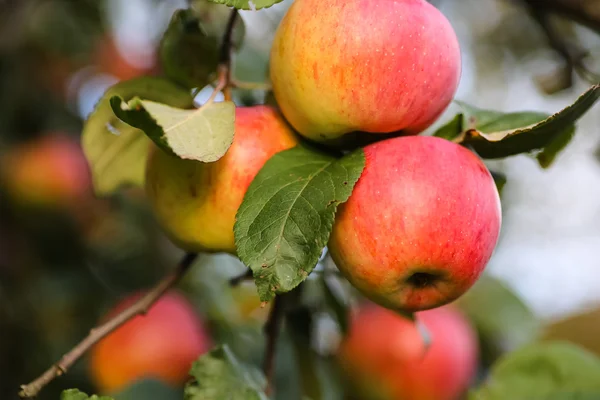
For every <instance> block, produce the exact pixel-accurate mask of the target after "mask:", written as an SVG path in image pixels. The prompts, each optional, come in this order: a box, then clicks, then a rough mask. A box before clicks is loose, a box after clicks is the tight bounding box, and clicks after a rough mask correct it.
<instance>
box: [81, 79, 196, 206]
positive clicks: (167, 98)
mask: <svg viewBox="0 0 600 400" xmlns="http://www.w3.org/2000/svg"><path fill="white" fill-rule="evenodd" d="M113 96H120V97H122V98H123V99H125V100H130V99H131V98H133V97H135V96H138V97H141V98H144V99H148V100H153V101H160V102H162V103H165V104H169V105H171V106H173V107H179V108H192V107H193V106H194V99H193V98H192V96H191V94H190V93H189V92H188V91H187V90H185V89H183V88H181V87H180V86H177V85H175V84H174V83H172V82H170V81H168V80H165V79H162V78H155V77H142V78H136V79H132V80H129V81H124V82H119V83H117V84H116V85H114V86H112V87H110V88H109V89H108V90H107V91H106V93H105V94H104V96H103V97H102V99H101V100H100V101H99V102H98V103H97V104H96V107H95V109H94V111H93V112H92V113H91V114H90V116H89V117H88V118H87V120H86V121H85V124H84V126H83V133H82V138H81V143H82V146H83V150H84V152H85V155H86V157H87V159H88V162H89V164H90V167H91V171H92V178H93V181H94V189H95V191H96V193H97V194H98V195H100V196H103V195H109V194H111V193H113V192H115V191H117V190H118V189H119V188H120V187H122V186H126V185H136V186H143V184H144V177H145V168H146V160H147V158H148V151H149V149H150V146H151V145H152V142H151V141H150V140H149V139H148V137H147V136H146V135H144V132H142V131H141V130H139V129H137V128H134V127H132V126H130V125H127V124H125V123H123V122H122V121H120V120H119V119H118V118H117V117H116V116H115V114H114V113H113V111H112V108H111V106H110V98H111V97H113Z"/></svg>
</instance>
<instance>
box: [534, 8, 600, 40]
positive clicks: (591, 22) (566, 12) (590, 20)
mask: <svg viewBox="0 0 600 400" xmlns="http://www.w3.org/2000/svg"><path fill="white" fill-rule="evenodd" d="M526 1H527V3H528V4H529V5H530V6H531V7H534V8H537V9H540V10H544V11H546V12H549V13H553V14H557V15H562V16H564V17H566V18H568V19H570V20H572V21H575V22H577V23H579V24H581V25H583V26H586V27H588V28H589V29H591V30H593V31H596V32H597V33H599V34H600V7H598V1H597V0H526Z"/></svg>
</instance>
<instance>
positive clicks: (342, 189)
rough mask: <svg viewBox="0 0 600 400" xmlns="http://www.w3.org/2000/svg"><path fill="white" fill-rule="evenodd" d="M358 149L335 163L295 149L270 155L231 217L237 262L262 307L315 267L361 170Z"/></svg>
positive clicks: (305, 149) (290, 288)
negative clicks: (248, 276) (251, 277)
mask: <svg viewBox="0 0 600 400" xmlns="http://www.w3.org/2000/svg"><path fill="white" fill-rule="evenodd" d="M364 163H365V158H364V152H363V151H362V149H359V150H356V151H354V152H352V153H350V154H348V155H346V156H344V157H342V158H340V159H337V158H335V157H332V156H330V155H328V154H324V153H321V152H318V151H316V150H312V149H310V148H308V147H304V146H296V147H295V148H293V149H290V150H285V151H282V152H280V153H277V154H275V155H274V156H273V157H272V158H271V159H270V160H268V161H267V162H266V163H265V165H264V166H263V168H262V169H261V170H260V172H259V173H258V174H257V176H256V177H255V178H254V180H253V181H252V183H251V184H250V187H249V188H248V191H247V192H246V195H245V196H244V201H243V202H242V204H241V206H240V208H239V209H238V212H237V216H236V223H235V226H234V234H235V242H236V246H237V253H238V257H239V258H240V260H242V262H243V263H244V264H246V265H247V266H248V267H250V268H251V269H252V272H253V274H254V280H255V282H256V286H257V289H258V294H259V296H260V298H261V300H262V301H269V300H271V299H272V298H273V297H274V296H275V294H276V293H285V292H288V291H290V290H292V289H293V288H295V287H296V286H297V285H298V284H299V283H300V282H302V281H303V280H304V279H306V277H307V276H308V274H310V273H311V272H312V270H313V269H314V267H315V266H316V264H317V262H318V260H319V257H320V256H321V253H322V251H323V248H324V247H325V245H326V244H327V240H328V238H329V235H330V233H331V228H332V225H333V221H334V217H335V212H336V209H337V206H338V205H339V204H340V203H343V202H345V201H346V200H347V199H348V197H349V196H350V194H351V193H352V189H353V188H354V184H355V183H356V181H357V180H358V178H359V177H360V175H361V173H362V170H363V168H364Z"/></svg>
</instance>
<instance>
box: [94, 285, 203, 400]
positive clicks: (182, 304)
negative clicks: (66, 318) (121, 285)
mask: <svg viewBox="0 0 600 400" xmlns="http://www.w3.org/2000/svg"><path fill="white" fill-rule="evenodd" d="M139 296H140V293H136V294H133V295H130V296H128V297H127V298H126V299H124V300H123V301H121V302H120V303H119V304H117V305H116V307H115V308H114V309H113V310H111V311H110V312H109V313H108V314H107V318H109V317H112V316H114V315H115V314H117V313H119V312H120V311H122V310H123V309H124V308H126V307H127V306H129V305H131V304H132V303H133V302H134V301H135V300H137V299H138V298H139ZM212 344H213V341H212V339H211V337H210V335H209V332H208V330H207V328H206V327H205V325H204V322H203V321H202V319H201V318H200V316H199V315H198V314H197V313H196V311H195V310H194V308H193V306H192V305H191V304H190V303H189V302H188V300H187V299H186V298H185V297H184V296H183V295H182V294H180V293H179V292H176V291H174V290H171V291H169V292H167V293H166V294H165V295H163V296H162V297H161V298H160V299H159V300H158V301H157V302H156V303H155V304H154V305H153V306H152V307H151V308H150V310H149V311H148V313H147V314H145V315H138V316H136V317H134V318H133V319H131V320H129V321H128V322H126V323H125V324H124V325H122V326H121V327H119V328H117V329H116V330H115V331H114V332H112V333H111V334H109V335H108V336H107V337H106V338H104V339H103V340H101V341H100V342H98V344H96V345H95V346H94V347H93V348H92V350H91V353H90V357H91V358H90V364H89V367H90V369H89V371H90V376H91V378H92V380H93V382H94V383H95V384H96V385H97V387H98V388H99V389H100V390H101V391H102V392H103V393H115V392H118V391H120V390H122V389H124V388H125V387H127V386H128V385H130V384H131V383H133V382H135V381H136V380H140V379H144V378H152V379H157V380H160V381H162V382H164V383H165V384H168V385H172V386H179V385H182V384H183V383H185V381H186V380H187V379H188V378H189V375H188V373H189V370H190V368H191V367H192V363H193V362H194V361H195V360H196V359H197V358H198V357H199V356H200V355H202V354H204V353H206V352H207V351H209V350H210V348H211V347H212Z"/></svg>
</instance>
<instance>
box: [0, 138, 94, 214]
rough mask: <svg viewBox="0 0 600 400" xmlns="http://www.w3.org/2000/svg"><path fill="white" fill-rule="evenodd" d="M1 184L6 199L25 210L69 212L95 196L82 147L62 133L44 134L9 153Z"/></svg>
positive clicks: (0, 163) (0, 164)
mask: <svg viewBox="0 0 600 400" xmlns="http://www.w3.org/2000/svg"><path fill="white" fill-rule="evenodd" d="M0 180H1V181H2V184H3V186H4V188H5V190H6V192H7V196H8V197H10V198H11V200H12V201H13V202H14V203H15V204H17V205H19V206H23V207H25V208H29V207H33V208H42V209H61V210H68V209H70V208H72V207H76V206H80V205H81V202H82V201H83V200H84V199H89V198H91V197H92V196H93V192H92V181H91V175H90V170H89V166H88V163H87V159H86V158H85V155H84V153H83V150H82V148H81V145H80V143H79V142H78V140H76V139H74V138H72V137H70V136H69V135H67V134H65V133H62V132H46V133H42V134H41V136H39V137H37V138H34V139H30V140H28V141H27V142H24V143H21V144H18V145H16V146H15V147H14V148H12V149H11V150H10V151H8V152H6V153H5V154H4V155H3V156H2V158H0Z"/></svg>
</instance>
